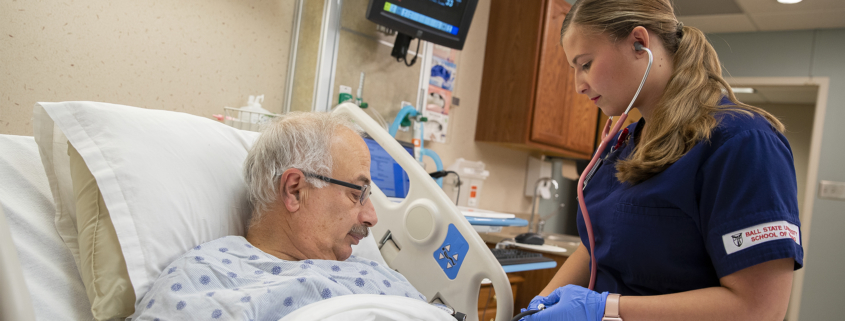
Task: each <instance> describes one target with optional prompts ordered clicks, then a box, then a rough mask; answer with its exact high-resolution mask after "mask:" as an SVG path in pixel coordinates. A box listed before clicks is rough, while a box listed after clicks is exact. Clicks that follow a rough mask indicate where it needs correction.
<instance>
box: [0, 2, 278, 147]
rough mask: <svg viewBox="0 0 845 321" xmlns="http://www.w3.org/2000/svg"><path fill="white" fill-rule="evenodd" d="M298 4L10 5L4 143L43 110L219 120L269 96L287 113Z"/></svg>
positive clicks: (1, 52) (2, 41)
mask: <svg viewBox="0 0 845 321" xmlns="http://www.w3.org/2000/svg"><path fill="white" fill-rule="evenodd" d="M293 7H294V2H293V0H264V1H257V0H256V1H242V0H223V1H203V0H182V1H150V0H137V1H105V0H90V1H67V2H57V1H29V0H20V1H14V0H3V1H0V30H2V33H0V34H2V37H0V75H2V76H1V77H0V134H14V135H28V136H31V135H32V123H31V117H32V106H33V104H35V103H36V102H38V101H68V100H93V101H103V102H110V103H117V104H124V105H130V106H138V107H145V108H155V109H166V110H175V111H182V112H187V113H191V114H196V115H201V116H206V117H211V114H220V113H222V112H223V107H224V106H230V107H241V106H244V105H245V104H246V100H247V96H248V95H259V94H264V95H265V100H264V107H265V108H266V109H268V110H270V111H272V112H281V106H282V101H283V98H284V97H283V93H284V85H285V77H286V73H287V63H288V54H289V48H290V35H291V32H290V30H291V26H292V18H293Z"/></svg>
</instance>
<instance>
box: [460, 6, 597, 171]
mask: <svg viewBox="0 0 845 321" xmlns="http://www.w3.org/2000/svg"><path fill="white" fill-rule="evenodd" d="M569 8H570V5H569V4H568V3H567V2H566V1H564V0H538V1H493V2H492V3H491V8H490V22H489V26H488V29H487V48H486V51H485V58H484V74H483V78H482V82H481V100H480V104H479V110H478V120H477V127H476V131H475V140H476V141H480V142H491V143H497V144H501V145H505V146H509V147H514V148H519V149H528V150H533V151H539V152H541V153H543V154H546V155H552V156H563V157H571V158H580V159H588V158H589V157H590V155H591V154H592V152H593V149H594V148H595V139H596V128H597V120H598V115H599V112H600V111H599V109H598V108H597V107H596V106H595V104H593V102H592V101H590V99H589V98H588V97H587V96H585V95H580V94H577V93H576V92H575V84H574V80H573V73H572V69H571V68H570V66H569V64H568V63H567V61H566V55H565V54H564V52H563V48H562V47H561V45H560V28H561V26H562V24H563V19H564V17H565V16H566V13H567V12H569Z"/></svg>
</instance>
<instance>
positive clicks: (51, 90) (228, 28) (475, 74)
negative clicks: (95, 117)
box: [0, 0, 530, 213]
mask: <svg viewBox="0 0 845 321" xmlns="http://www.w3.org/2000/svg"><path fill="white" fill-rule="evenodd" d="M313 1H316V0H307V1H306V2H308V3H311V2H313ZM321 3H322V1H317V2H315V3H314V4H315V5H314V6H313V7H314V8H312V10H308V6H306V12H304V13H303V26H304V27H305V29H304V30H303V32H305V33H306V34H315V33H318V32H319V28H318V26H319V22H317V23H314V21H313V20H314V18H316V17H321V16H322V13H321V12H320V10H318V9H319V8H317V7H320V4H321ZM366 3H367V1H364V0H349V1H345V2H344V8H343V10H344V13H345V14H348V13H347V12H351V13H353V14H360V15H363V12H364V10H365V6H366ZM358 7H361V8H358ZM293 11H294V1H293V0H276V1H233V0H229V1H199V0H185V1H177V2H172V3H171V2H153V1H148V0H139V1H134V2H121V3H119V4H113V3H109V2H108V1H102V0H96V1H94V0H92V1H87V2H85V3H76V2H71V3H62V4H58V5H55V4H52V3H45V2H34V1H11V2H10V1H4V2H0V26H2V28H0V30H4V32H3V33H2V37H0V59H2V62H0V75H3V77H2V78H0V134H15V135H32V124H31V117H32V105H33V104H34V103H35V102H38V101H68V100H94V101H103V102H110V103H117V104H124V105H130V106H138V107H145V108H155V109H166V110H176V111H182V112H187V113H191V114H196V115H201V116H206V117H210V115H211V114H219V113H222V110H223V106H230V107H240V106H243V105H244V104H245V103H246V98H247V96H248V95H250V94H264V95H265V102H264V108H266V109H268V110H270V111H271V112H282V102H283V101H284V97H283V93H284V89H285V79H286V73H287V66H288V65H287V64H288V54H289V50H290V36H291V29H292V19H293V14H294V12H293ZM489 11H490V1H489V0H481V1H479V4H478V8H477V9H476V12H475V17H474V20H473V23H472V26H471V28H470V31H469V35H468V37H467V41H466V45H465V46H464V50H463V51H462V53H461V58H460V64H459V66H458V71H457V74H458V78H457V83H456V85H455V88H456V92H455V95H456V96H457V97H460V98H461V105H460V106H459V107H455V108H453V109H452V114H451V119H450V123H451V124H450V128H449V134H450V135H451V136H450V137H449V139H448V143H445V144H438V143H427V147H428V148H431V149H432V150H434V151H435V152H437V153H438V154H439V155H440V157H441V159H442V160H443V163H444V165H445V166H449V165H450V164H452V163H453V162H454V161H455V160H456V159H457V158H459V157H463V158H465V159H467V160H473V161H477V160H481V161H483V162H485V163H486V165H487V169H488V170H490V177H489V178H488V179H487V180H486V181H485V183H484V190H483V192H482V194H481V199H480V207H481V208H485V209H490V210H497V211H504V212H511V213H527V212H528V211H529V209H530V204H529V203H530V199H529V198H526V197H524V196H522V192H521V191H523V190H524V186H523V185H524V180H525V169H526V166H527V162H528V153H526V152H523V151H516V150H511V149H507V148H503V147H499V146H494V145H488V144H482V143H476V142H475V140H474V137H475V121H476V118H477V114H478V102H479V97H480V95H481V77H482V71H483V70H482V69H483V63H484V49H485V44H486V40H487V22H488V16H489ZM309 12H310V13H309ZM309 17H311V18H309ZM309 21H310V23H309ZM347 22H348V23H347ZM309 26H312V27H309ZM344 27H345V28H346V29H348V30H355V31H359V30H360V33H361V34H365V35H370V36H373V35H376V34H375V33H374V32H372V29H370V27H372V28H373V29H374V28H375V25H374V24H372V23H370V22H367V21H365V20H364V22H361V21H360V19H356V21H350V20H348V16H346V17H344ZM309 30H310V31H309ZM348 30H345V31H342V32H341V40H342V41H341V48H340V50H341V51H342V52H343V53H344V55H346V54H347V53H349V54H350V55H351V56H345V57H343V59H338V62H339V66H338V72H337V75H338V78H337V80H338V84H340V82H343V83H344V84H347V85H349V86H352V87H353V89H355V88H357V86H358V75H359V73H360V71H362V70H363V71H366V72H367V80H366V85H365V93H364V97H365V100H367V101H371V102H375V103H376V104H375V105H376V106H377V107H376V108H378V109H379V110H380V111H381V112H382V115H383V116H384V117H385V119H386V120H387V121H388V122H390V121H392V120H393V117H394V116H395V115H396V112H397V111H398V107H399V103H400V102H401V101H402V100H406V101H410V102H414V99H416V95H415V94H412V93H413V92H414V90H416V86H417V83H418V75H419V67H418V65H415V66H414V67H411V68H407V67H405V66H404V65H401V64H400V63H398V62H396V61H395V60H393V59H392V58H391V57H390V56H389V52H390V48H389V47H387V46H385V45H382V44H378V41H376V40H374V39H371V38H368V37H364V36H361V35H360V34H355V33H351V32H349V31H348ZM303 37H304V39H303V38H301V40H300V45H301V47H300V48H301V49H302V50H301V51H300V53H299V57H298V59H301V60H309V59H311V60H313V58H314V56H316V50H315V49H314V48H311V47H313V44H314V43H316V40H315V41H309V39H310V38H308V36H303ZM311 38H313V37H311ZM312 40H313V39H312ZM389 42H391V43H392V39H391V40H390V41H389ZM308 44H312V46H308ZM413 45H414V47H415V45H416V44H415V43H414V44H413ZM306 49H307V50H306ZM412 50H413V49H412ZM341 62H343V63H341ZM419 63H420V61H419V60H418V62H417V64H419ZM297 65H299V63H298V64H297ZM304 65H308V64H304ZM308 69H309V70H310V67H309V68H308ZM297 71H298V72H297V79H296V80H295V84H297V83H300V82H303V77H305V76H307V78H308V79H307V81H305V82H307V83H308V84H307V85H309V86H311V88H312V89H310V90H306V91H309V92H308V93H307V94H304V95H302V96H303V97H299V98H301V99H294V105H293V106H291V107H292V108H291V109H293V110H300V109H302V108H299V107H297V105H300V104H302V103H304V101H310V98H311V97H310V95H311V93H310V91H311V90H313V73H312V74H310V76H308V75H305V73H304V71H303V72H302V73H301V72H299V71H300V70H299V69H298V70H297ZM399 76H401V77H402V78H403V79H405V80H406V81H401V82H400V81H397V80H396V79H395V78H397V77H399ZM303 85H304V83H303ZM398 85H402V86H407V87H409V88H407V90H405V89H403V88H397V86H398ZM306 87H307V86H306ZM336 87H337V86H335V88H334V90H335V96H336V94H337V88H336ZM294 98H296V97H294ZM297 102H298V103H297ZM371 105H372V103H371ZM378 106H382V107H378ZM394 107H395V108H394ZM309 108H310V106H309ZM399 137H400V139H405V140H407V139H409V138H410V136H409V135H407V134H404V133H402V134H401V135H399ZM427 169H428V170H432V171H433V170H434V166H433V164H431V163H429V164H428V166H427Z"/></svg>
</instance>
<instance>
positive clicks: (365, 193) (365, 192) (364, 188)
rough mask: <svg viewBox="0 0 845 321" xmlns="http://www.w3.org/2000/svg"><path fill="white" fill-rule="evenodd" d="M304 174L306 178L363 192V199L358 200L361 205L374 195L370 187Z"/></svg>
mask: <svg viewBox="0 0 845 321" xmlns="http://www.w3.org/2000/svg"><path fill="white" fill-rule="evenodd" d="M303 173H304V174H305V176H308V177H313V178H316V179H319V180H322V181H325V182H327V183H331V184H335V185H340V186H343V187H349V188H351V189H357V190H359V191H361V197H359V198H358V202H359V203H361V205H364V203H366V202H367V199H368V198H370V194H372V191H370V185H363V186H361V185H355V184H352V183H348V182H344V181H339V180H336V179H334V178H329V177H325V176H323V175H317V174H313V173H305V172H303Z"/></svg>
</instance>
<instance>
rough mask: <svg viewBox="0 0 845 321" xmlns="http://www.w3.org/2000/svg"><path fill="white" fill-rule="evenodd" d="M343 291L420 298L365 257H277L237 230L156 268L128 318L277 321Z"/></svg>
mask: <svg viewBox="0 0 845 321" xmlns="http://www.w3.org/2000/svg"><path fill="white" fill-rule="evenodd" d="M347 294H381V295H399V296H406V297H410V298H416V299H420V300H422V301H425V300H426V299H425V297H424V296H423V295H422V294H420V293H419V292H418V291H417V290H416V289H414V287H413V286H412V285H411V283H410V282H408V280H407V279H405V277H403V276H402V275H401V274H399V273H398V272H396V271H393V270H391V269H390V268H389V267H387V266H384V265H381V264H379V263H376V262H374V261H372V260H368V259H364V258H359V257H355V256H354V255H353V256H351V257H350V258H349V259H347V260H346V261H331V260H304V261H285V260H280V259H278V258H276V257H274V256H272V255H269V254H267V253H264V252H263V251H261V250H259V249H258V248H255V247H253V246H252V245H250V244H249V242H247V240H246V239H245V238H243V237H241V236H226V237H223V238H219V239H216V240H214V241H211V242H208V243H205V244H202V245H199V246H197V247H195V248H194V249H193V250H190V251H188V253H185V254H184V255H182V256H181V257H179V258H178V259H176V261H174V262H173V263H171V264H170V265H169V266H168V267H166V268H165V269H164V271H163V272H162V274H161V276H159V278H158V279H157V280H156V282H155V283H154V284H153V286H152V288H151V289H150V291H149V292H147V294H146V295H144V298H143V299H142V300H141V301H140V303H138V305H137V306H136V307H135V314H134V319H135V320H214V319H219V320H278V319H280V318H282V317H284V316H285V315H287V314H288V313H290V312H293V311H294V310H296V309H297V308H300V307H303V306H305V305H308V304H309V303H313V302H316V301H320V300H324V299H329V298H332V297H335V296H339V295H347Z"/></svg>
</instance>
